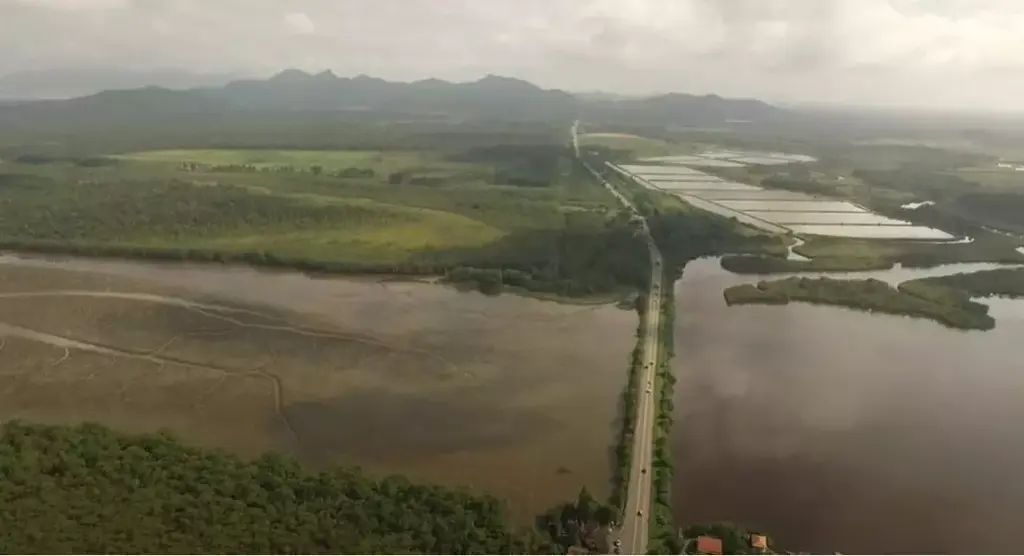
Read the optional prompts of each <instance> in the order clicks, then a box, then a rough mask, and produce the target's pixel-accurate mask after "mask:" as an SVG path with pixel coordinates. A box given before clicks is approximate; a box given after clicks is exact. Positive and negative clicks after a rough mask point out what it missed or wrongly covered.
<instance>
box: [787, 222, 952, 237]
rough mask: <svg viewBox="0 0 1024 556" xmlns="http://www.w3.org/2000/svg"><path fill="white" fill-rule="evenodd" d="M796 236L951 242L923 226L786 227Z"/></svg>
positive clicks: (946, 235)
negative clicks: (810, 235) (811, 235)
mask: <svg viewBox="0 0 1024 556" xmlns="http://www.w3.org/2000/svg"><path fill="white" fill-rule="evenodd" d="M787 227H788V228H789V229H791V230H793V231H794V232H795V233H798V234H813V235H821V236H836V237H852V238H864V239H928V240H937V241H942V240H952V239H954V238H953V236H952V235H950V234H947V233H946V232H943V231H942V230H936V229H934V228H926V227H924V226H856V225H853V226H844V225H842V224H792V225H789V226H787Z"/></svg>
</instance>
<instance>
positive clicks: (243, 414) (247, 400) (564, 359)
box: [0, 257, 636, 520]
mask: <svg viewBox="0 0 1024 556" xmlns="http://www.w3.org/2000/svg"><path fill="white" fill-rule="evenodd" d="M635 319H636V316H635V314H634V313H632V312H630V311H624V310H621V309H617V308H615V307H613V306H585V307H581V306H572V305H561V304H557V303H552V302H544V301H538V300H534V299H527V298H522V297H518V296H512V295H503V296H500V297H488V296H484V295H481V294H478V293H460V292H456V291H455V290H454V289H452V288H448V287H445V286H440V285H435V284H427V283H419V282H409V281H405V282H401V281H386V280H385V281H381V280H378V279H344V280H339V279H315V278H309V277H307V276H303V275H301V274H297V273H290V272H284V273H282V272H278V273H268V272H258V271H253V270H250V269H244V268H231V267H216V266H214V267H211V266H189V265H156V264H145V263H131V262H122V261H95V260H80V259H66V260H59V261H58V260H41V259H19V258H13V257H3V258H0V418H2V419H4V420H7V419H13V418H21V419H26V420H31V421H38V422H48V423H73V422H80V421H95V422H100V423H103V424H107V425H110V426H113V427H115V428H118V429H121V430H126V431H151V430H156V429H159V428H169V429H171V430H172V431H174V432H175V433H177V434H178V435H179V436H180V437H181V438H183V439H184V440H186V441H189V442H193V443H198V444H202V445H205V446H212V447H220V448H223V449H226V450H229V451H231V452H234V453H237V454H240V455H243V456H253V455H256V454H259V453H261V452H265V451H268V450H275V451H281V452H286V453H291V454H294V455H296V456H298V457H299V458H300V459H301V460H303V461H304V462H306V463H308V464H311V465H326V464H348V465H359V466H361V467H363V468H364V469H366V470H368V471H370V472H374V473H381V474H384V473H402V474H405V475H408V476H410V477H412V478H418V479H425V480H432V481H438V482H442V483H445V484H453V485H466V486H471V487H474V488H477V489H480V490H483V491H486V492H490V493H493V494H496V495H499V496H503V497H506V498H508V499H509V500H510V501H511V503H512V506H513V511H514V513H515V514H516V515H517V516H518V517H520V518H521V519H524V520H525V519H527V518H529V517H530V516H532V515H533V514H535V513H536V512H537V511H539V510H542V509H545V508H546V507H547V506H548V505H550V504H553V503H556V502H558V501H561V500H564V499H566V498H568V497H571V496H572V495H574V494H575V492H576V491H577V490H578V489H579V487H580V484H581V483H582V484H586V485H587V486H588V487H590V488H592V489H593V490H596V491H598V492H601V491H603V490H605V488H606V485H607V477H608V476H609V473H610V471H609V453H608V452H609V438H611V435H610V430H611V426H612V424H613V421H614V420H615V417H616V411H617V398H618V395H619V392H620V391H621V388H622V387H623V382H624V380H625V375H626V373H625V372H624V371H625V367H626V364H627V362H628V356H629V352H630V350H631V349H632V343H633V330H634V329H635V326H636V321H635Z"/></svg>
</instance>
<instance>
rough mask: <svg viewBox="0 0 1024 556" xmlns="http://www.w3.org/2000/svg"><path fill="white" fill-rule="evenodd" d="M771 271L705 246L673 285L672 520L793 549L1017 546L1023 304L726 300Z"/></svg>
mask: <svg viewBox="0 0 1024 556" xmlns="http://www.w3.org/2000/svg"><path fill="white" fill-rule="evenodd" d="M991 266H992V265H951V266H950V267H944V268H940V269H928V270H914V269H895V270H892V271H879V272H865V273H856V276H857V277H867V276H872V277H875V278H879V279H884V280H887V281H889V282H890V283H896V282H899V281H902V280H906V279H910V278H916V277H921V276H926V275H937V274H948V273H951V272H962V271H970V270H977V269H982V268H988V267H991ZM831 275H832V276H835V274H831ZM758 279H759V278H758V277H751V276H737V275H733V274H730V273H728V272H725V271H723V270H722V269H721V268H720V267H719V264H718V262H717V260H712V259H705V260H700V261H695V262H692V263H691V264H689V265H688V266H687V267H686V271H685V273H684V276H683V277H682V279H680V280H679V281H678V282H677V283H676V286H675V292H676V304H677V306H676V325H675V343H676V358H675V360H674V362H673V364H674V368H675V372H676V375H677V377H678V379H679V380H678V382H677V384H676V399H675V401H676V416H675V418H676V419H675V423H676V424H675V426H674V430H673V438H672V451H673V457H674V462H675V472H676V479H675V481H676V482H675V485H674V492H673V499H674V500H673V503H674V508H675V513H676V520H677V522H679V523H680V524H683V523H694V522H709V521H718V520H728V521H733V522H736V523H739V524H742V525H745V526H748V527H750V528H753V529H757V530H761V531H764V532H766V533H768V534H769V535H771V536H772V538H773V540H774V542H775V543H776V545H777V546H778V547H780V548H782V549H783V550H792V551H809V552H819V553H832V552H836V551H839V552H843V553H906V552H916V553H1000V552H1002V553H1005V552H1011V553H1016V552H1019V551H1020V548H1019V545H1020V543H1019V541H1018V540H1017V539H1016V538H1014V537H1013V535H1012V534H1010V532H1011V531H1014V530H1016V526H1017V525H1018V524H1019V521H1020V516H1021V515H1024V432H1022V430H1021V425H1020V422H1022V421H1024V365H1022V364H1021V362H1020V361H1021V354H1022V350H1021V348H1020V346H1019V344H1018V342H1020V341H1021V338H1024V302H1017V301H1010V300H994V301H992V302H991V306H992V311H991V312H992V315H993V316H994V317H995V318H996V321H997V322H996V328H995V329H994V330H992V331H987V332H976V331H974V332H963V331H956V330H950V329H947V328H944V327H942V326H940V325H938V324H936V323H934V322H931V321H926V320H916V319H910V318H906V317H898V316H889V315H871V314H868V313H862V312H856V311H852V310H846V309H839V308H832V307H823V306H811V305H807V304H799V303H797V304H791V305H788V306H742V307H727V306H726V305H725V302H724V301H723V299H722V291H723V290H724V289H725V288H726V287H728V286H730V285H734V284H737V283H743V282H752V281H756V280H758Z"/></svg>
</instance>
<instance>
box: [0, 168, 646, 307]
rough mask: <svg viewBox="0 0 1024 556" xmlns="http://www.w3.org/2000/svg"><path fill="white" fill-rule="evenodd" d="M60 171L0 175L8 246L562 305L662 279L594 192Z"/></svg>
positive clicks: (623, 222) (0, 236)
mask: <svg viewBox="0 0 1024 556" xmlns="http://www.w3.org/2000/svg"><path fill="white" fill-rule="evenodd" d="M507 150H508V151H509V152H512V153H517V152H519V151H518V150H516V149H513V148H509V149H507ZM563 151H564V149H563V150H556V151H551V150H549V149H539V152H544V153H550V152H556V153H562V152H563ZM502 152H505V151H502ZM526 152H533V151H531V150H530V149H527V150H526ZM559 156H560V154H559ZM129 168H130V167H129ZM142 170H143V171H146V172H149V171H151V170H150V169H149V167H148V166H142ZM563 170H564V168H563ZM121 171H122V170H121V169H118V170H115V172H121ZM560 171H561V170H560ZM50 172H51V173H50V174H47V173H45V172H41V173H39V174H32V173H29V174H24V173H10V174H0V178H3V179H0V185H2V186H3V187H0V211H2V212H3V213H4V214H6V215H8V216H7V217H5V218H4V219H3V220H2V221H0V246H2V247H4V248H9V249H25V250H35V251H45V252H61V253H71V254H83V255H99V256H131V257H142V258H150V259H158V260H186V259H187V260H195V261H221V262H241V263H246V264H253V265H263V266H276V267H287V268H296V269H301V270H306V271H312V272H337V273H357V272H381V273H397V274H446V273H449V276H450V277H452V278H453V279H454V280H455V281H459V280H462V279H465V278H467V277H468V278H469V279H471V280H472V281H476V282H478V283H479V285H480V286H481V287H482V288H485V289H488V291H497V290H500V289H502V288H503V287H504V286H511V287H513V288H520V289H523V290H530V291H537V292H543V293H549V294H555V295H560V296H589V295H593V294H604V293H611V292H617V291H620V290H623V289H626V288H634V289H641V288H643V287H644V285H645V284H646V282H647V280H648V277H649V268H648V265H647V262H646V255H645V250H644V247H643V242H642V240H640V239H639V238H638V237H636V236H635V227H634V226H633V225H632V224H631V223H629V222H628V219H627V218H617V217H615V215H614V214H606V210H607V209H606V208H605V207H604V206H602V204H601V201H600V199H601V197H602V195H605V196H606V195H607V194H606V193H602V192H601V191H600V190H599V189H598V190H597V191H595V192H588V191H586V190H585V189H582V188H586V187H593V186H592V185H582V186H578V187H570V188H562V187H561V186H559V187H555V186H553V185H552V186H551V187H544V188H543V189H541V188H535V187H531V188H528V189H529V190H528V191H522V192H521V193H520V192H518V191H516V189H517V188H509V187H490V186H485V185H484V186H475V187H466V188H458V189H455V190H450V191H449V190H447V189H442V188H436V189H435V188H431V189H429V190H426V189H424V188H422V187H415V186H396V187H382V186H375V185H374V186H369V185H351V184H348V183H347V182H343V181H342V182H341V183H335V182H333V181H332V178H330V177H327V176H324V177H316V176H313V175H311V174H307V175H305V176H299V177H294V176H282V177H281V178H275V179H274V180H271V181H266V180H265V176H258V175H257V176H239V177H237V179H238V180H241V182H242V183H243V184H245V185H230V183H228V184H224V183H222V182H220V181H219V180H220V179H223V175H217V174H214V175H211V176H210V177H211V179H217V180H218V181H216V182H202V184H201V182H193V181H186V180H184V179H180V178H171V179H168V180H159V179H145V180H143V179H139V180H133V179H125V178H124V177H122V176H121V175H120V174H119V173H115V174H111V175H107V174H102V175H101V177H103V178H104V179H89V180H78V181H77V183H67V182H66V180H70V179H72V178H73V176H72V175H70V174H68V173H67V171H66V169H64V168H63V167H56V168H54V169H51V170H50ZM51 175H52V176H54V177H50V176H51ZM559 175H561V174H559ZM548 177H549V178H550V179H554V178H553V177H552V176H548ZM246 180H263V181H254V182H248V181H246ZM249 183H252V185H249ZM263 183H266V184H267V185H262V184H263ZM257 184H260V185H257ZM524 189H525V188H524ZM567 209H572V210H567Z"/></svg>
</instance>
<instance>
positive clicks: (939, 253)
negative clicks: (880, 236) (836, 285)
mask: <svg viewBox="0 0 1024 556" xmlns="http://www.w3.org/2000/svg"><path fill="white" fill-rule="evenodd" d="M1016 247H1017V242H1016V241H1015V240H1013V239H1012V238H1008V237H1005V236H1001V235H998V234H985V235H983V236H981V237H978V238H975V241H973V242H971V243H954V242H928V241H912V240H886V241H871V240H864V239H850V238H834V237H825V236H812V237H811V238H809V239H808V240H807V242H806V243H804V244H803V245H801V246H799V247H796V248H795V249H794V251H796V252H797V253H799V254H801V255H804V256H806V257H810V258H812V259H813V261H812V262H811V263H809V264H808V263H797V264H795V265H794V264H793V263H792V262H786V263H784V264H785V267H786V268H794V269H797V268H799V267H801V266H808V270H821V271H825V270H835V271H841V270H871V269H875V268H878V269H881V268H888V267H889V266H891V265H892V264H893V263H899V264H901V265H902V266H906V267H914V268H929V267H935V266H940V265H944V264H952V263H985V262H990V263H1003V264H1024V254H1021V253H1020V252H1018V251H1017V249H1016ZM819 261H820V262H819ZM825 261H827V262H825ZM765 262H767V263H769V264H770V265H772V266H775V265H776V264H777V263H776V262H775V261H765ZM737 263H743V264H746V263H752V264H754V267H755V271H759V272H760V270H758V263H759V262H756V261H735V260H734V261H730V262H729V263H728V264H730V267H725V265H724V264H723V267H724V268H728V269H729V270H732V271H733V272H739V273H743V272H744V271H743V270H742V269H739V270H733V268H738V266H737ZM819 265H825V266H827V267H828V268H825V267H822V266H819ZM876 265H877V266H876ZM883 265H884V266H883ZM765 270H766V271H767V270H768V269H765ZM800 270H802V268H801V269H800ZM781 272H789V270H781Z"/></svg>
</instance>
